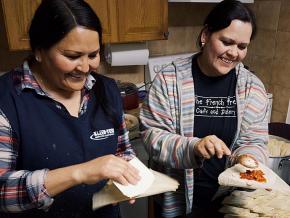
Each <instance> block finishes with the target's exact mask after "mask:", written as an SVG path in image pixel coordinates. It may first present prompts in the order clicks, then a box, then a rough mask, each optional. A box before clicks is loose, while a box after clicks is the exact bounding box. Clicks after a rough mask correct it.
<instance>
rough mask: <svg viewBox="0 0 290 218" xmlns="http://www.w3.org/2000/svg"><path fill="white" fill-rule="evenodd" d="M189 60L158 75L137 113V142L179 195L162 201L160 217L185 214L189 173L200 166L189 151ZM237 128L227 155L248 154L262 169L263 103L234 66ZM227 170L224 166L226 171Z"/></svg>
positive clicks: (261, 91) (258, 88)
mask: <svg viewBox="0 0 290 218" xmlns="http://www.w3.org/2000/svg"><path fill="white" fill-rule="evenodd" d="M191 65H192V57H189V58H185V59H177V60H176V61H174V62H172V63H170V64H168V65H167V66H166V67H164V68H163V69H162V71H161V72H160V73H158V74H157V75H156V77H155V79H154V81H153V83H152V85H151V87H150V89H149V93H148V96H147V98H146V99H145V102H144V104H143V106H142V108H141V111H140V119H141V122H142V126H143V128H144V130H143V131H142V138H143V141H144V144H145V147H146V150H147V151H148V153H149V155H150V158H151V159H152V160H153V161H154V162H157V163H159V166H162V171H163V172H165V173H167V174H168V175H170V176H172V177H175V178H176V179H178V180H179V182H180V184H181V185H180V190H179V191H177V192H175V193H172V192H168V193H165V194H164V196H163V215H164V217H168V218H171V217H175V216H178V215H182V214H185V213H190V211H191V207H192V195H193V169H194V168H198V167H200V166H201V164H202V159H200V158H199V157H197V156H195V154H194V152H193V147H194V145H195V144H196V143H197V141H198V140H199V138H197V137H194V126H193V124H194V107H195V99H194V96H195V94H194V81H193V77H192V70H191ZM236 72H237V86H236V96H237V110H238V125H237V131H236V135H235V139H234V142H233V144H232V145H230V149H231V150H232V152H233V154H245V153H249V154H253V155H254V156H255V157H256V158H257V159H258V160H259V161H260V162H262V163H266V162H267V158H268V153H267V150H266V144H267V141H268V120H267V108H268V98H267V95H266V91H265V88H264V86H263V84H262V82H261V81H260V80H259V79H258V78H257V77H256V76H255V75H253V74H252V73H251V72H249V71H248V70H246V69H245V68H244V66H243V64H242V63H240V64H238V65H237V66H236ZM229 165H230V163H229V161H227V164H226V167H228V166H229Z"/></svg>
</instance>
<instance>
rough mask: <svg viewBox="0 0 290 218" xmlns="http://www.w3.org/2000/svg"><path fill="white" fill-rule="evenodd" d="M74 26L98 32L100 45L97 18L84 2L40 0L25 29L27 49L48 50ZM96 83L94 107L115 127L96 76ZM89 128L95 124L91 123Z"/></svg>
mask: <svg viewBox="0 0 290 218" xmlns="http://www.w3.org/2000/svg"><path fill="white" fill-rule="evenodd" d="M75 27H83V28H86V29H89V30H93V31H96V32H98V34H99V43H100V45H101V44H102V26H101V22H100V19H99V18H98V16H97V15H96V13H95V12H94V11H93V9H92V8H91V7H90V5H89V4H88V3H86V2H85V1H83V0H42V2H41V4H40V5H39V7H38V8H37V9H36V11H35V14H34V17H33V18H32V21H31V25H30V28H29V38H30V47H31V49H32V51H35V50H36V49H50V48H51V47H52V46H54V45H55V44H56V43H58V42H59V41H61V40H62V39H63V38H65V37H66V35H67V34H68V33H69V32H70V31H71V30H72V29H74V28H75ZM96 80H97V82H96V84H95V86H94V89H93V90H94V92H95V94H96V99H97V101H98V102H99V104H97V105H100V106H101V108H102V110H103V111H104V113H105V114H106V115H107V116H108V117H109V119H111V121H112V122H113V124H114V126H115V128H116V127H117V126H118V125H119V124H118V123H117V118H116V112H115V110H114V108H113V106H111V105H110V104H109V101H108V99H107V97H106V95H105V94H104V92H105V87H104V84H103V83H102V82H101V81H99V78H98V77H96ZM95 110H97V107H96V108H95ZM94 114H97V113H94ZM93 120H94V119H92V122H93ZM92 125H93V126H95V125H96V124H94V123H92Z"/></svg>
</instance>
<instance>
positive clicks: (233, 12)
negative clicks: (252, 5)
mask: <svg viewBox="0 0 290 218" xmlns="http://www.w3.org/2000/svg"><path fill="white" fill-rule="evenodd" d="M233 20H241V21H244V22H249V23H251V25H252V35H251V39H253V38H254V37H255V35H256V31H257V26H256V19H255V16H254V14H253V12H252V11H251V10H250V9H249V8H248V7H247V6H246V5H245V4H243V3H241V2H240V1H238V0H224V1H222V2H220V3H218V4H217V5H216V6H215V7H214V8H213V9H212V10H211V12H210V13H209V14H208V15H207V17H206V19H205V21H204V23H203V25H204V28H203V29H202V30H201V33H202V31H204V30H205V29H206V30H207V31H208V32H209V33H214V32H217V31H219V30H222V29H225V28H227V27H228V26H229V25H230V24H231V22H232V21H233ZM201 33H200V34H199V37H198V45H199V47H201V41H200V37H201Z"/></svg>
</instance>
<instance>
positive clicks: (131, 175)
mask: <svg viewBox="0 0 290 218" xmlns="http://www.w3.org/2000/svg"><path fill="white" fill-rule="evenodd" d="M73 176H74V178H75V179H76V180H77V181H79V183H85V184H94V183H97V182H98V181H100V180H103V179H112V180H114V181H116V182H119V183H121V184H123V185H128V184H129V183H130V184H133V185H135V184H136V183H137V182H138V181H139V180H140V176H139V174H138V170H137V169H136V168H134V167H133V166H132V165H131V164H129V163H128V162H127V161H126V160H124V159H122V158H120V157H116V156H114V155H106V156H103V157H99V158H96V159H94V160H91V161H88V162H86V163H83V164H80V165H79V167H78V168H77V169H76V171H75V173H74V175H73Z"/></svg>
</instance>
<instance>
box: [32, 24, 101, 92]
mask: <svg viewBox="0 0 290 218" xmlns="http://www.w3.org/2000/svg"><path fill="white" fill-rule="evenodd" d="M99 51H100V45H99V34H98V33H97V32H96V31H92V30H89V29H85V28H82V27H76V28H74V29H72V30H71V31H70V32H69V33H68V34H67V35H66V36H65V38H63V39H62V40H61V41H60V42H58V43H57V44H56V45H54V46H53V47H52V48H50V49H48V50H39V51H37V52H36V54H37V55H38V56H39V57H40V65H41V66H40V72H41V75H40V76H39V77H40V78H41V79H42V80H43V81H45V88H47V89H48V91H49V90H53V91H56V90H58V92H62V91H63V92H74V91H80V90H81V89H82V88H83V87H84V85H85V82H86V79H87V76H88V74H89V72H91V71H95V70H96V69H97V68H98V66H99V64H100V54H99Z"/></svg>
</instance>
